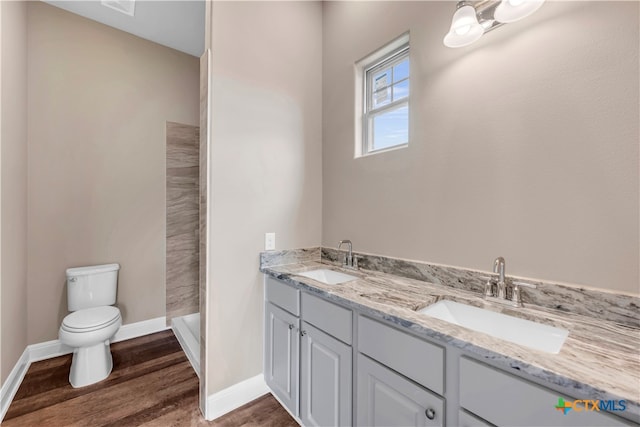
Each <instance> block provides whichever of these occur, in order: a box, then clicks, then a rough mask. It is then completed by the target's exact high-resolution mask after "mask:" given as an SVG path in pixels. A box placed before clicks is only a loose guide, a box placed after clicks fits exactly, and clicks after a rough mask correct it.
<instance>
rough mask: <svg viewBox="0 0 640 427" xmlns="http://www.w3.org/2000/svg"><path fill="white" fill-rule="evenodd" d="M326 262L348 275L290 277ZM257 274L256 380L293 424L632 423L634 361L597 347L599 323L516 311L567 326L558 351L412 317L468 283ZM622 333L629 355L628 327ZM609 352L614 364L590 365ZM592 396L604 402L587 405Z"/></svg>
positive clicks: (297, 268) (293, 267)
mask: <svg viewBox="0 0 640 427" xmlns="http://www.w3.org/2000/svg"><path fill="white" fill-rule="evenodd" d="M327 267H329V269H332V270H335V271H338V272H342V273H347V274H349V275H352V276H353V277H354V278H355V279H354V280H351V281H347V282H343V283H339V284H325V283H323V282H320V281H317V280H314V279H311V278H309V277H305V276H301V275H300V274H299V273H303V272H305V271H310V270H317V269H320V268H324V269H326V268H327ZM262 271H263V272H264V273H266V274H265V348H264V376H265V381H266V382H267V385H268V386H269V387H270V389H271V390H272V392H273V394H274V396H276V398H277V399H278V400H279V401H280V402H281V403H282V404H283V406H285V407H286V408H287V410H288V411H289V412H290V413H291V414H292V415H293V416H294V417H296V418H297V419H298V421H299V422H301V423H302V424H303V425H305V426H314V425H317V426H320V425H333V426H339V425H360V426H372V425H417V426H446V425H449V426H458V425H459V426H472V425H487V426H490V425H511V426H516V425H520V426H525V425H527V426H530V425H536V426H559V425H562V426H565V425H566V426H618V425H620V426H622V425H637V422H638V413H639V412H638V409H639V406H638V401H639V400H640V399H638V394H639V393H640V391H638V390H637V388H634V387H635V386H634V385H633V384H638V382H637V381H638V372H637V371H638V367H639V366H638V360H637V357H635V362H634V357H633V351H631V354H630V355H623V354H614V353H615V352H616V351H618V348H617V347H615V346H609V347H608V348H601V349H598V348H597V346H598V344H599V343H600V344H602V345H604V346H606V345H607V343H608V342H610V341H608V340H609V338H611V337H607V336H606V334H607V333H609V334H616V330H612V329H611V328H614V329H615V327H613V326H611V325H604V327H603V326H602V325H603V323H602V322H600V323H599V325H600V328H601V329H602V330H600V331H593V330H591V331H589V330H588V329H589V328H590V327H595V326H596V325H598V323H597V322H592V323H589V319H579V318H578V316H571V315H569V314H566V315H564V314H561V313H560V314H559V313H550V312H546V311H544V310H542V311H541V312H537V313H536V311H535V310H534V309H522V310H523V311H522V315H523V316H525V317H527V318H529V319H534V318H535V315H537V316H545V319H543V321H545V322H548V321H549V319H551V320H552V321H553V322H554V323H555V324H558V323H560V324H562V325H563V326H565V327H566V328H567V329H568V330H569V337H568V338H567V340H566V342H565V343H564V345H563V347H562V349H561V350H560V352H559V353H558V354H548V353H544V352H542V351H538V350H531V349H529V348H527V347H524V346H521V345H517V344H513V343H510V342H507V341H503V340H500V339H497V338H493V337H491V336H488V335H486V334H482V333H476V332H473V331H470V330H469V329H467V328H461V327H459V326H456V325H452V324H450V323H448V322H445V321H443V320H440V319H434V318H430V317H428V316H425V315H422V314H420V313H419V311H420V309H421V308H422V307H424V306H428V305H430V304H432V303H434V302H435V301H437V300H440V299H442V298H443V297H445V298H450V299H456V300H458V301H460V300H464V299H465V298H466V299H467V300H468V301H472V300H473V298H479V297H477V296H475V295H474V294H471V293H470V292H468V291H464V290H459V289H451V288H449V287H445V286H442V285H434V284H430V283H425V282H420V281H417V280H413V279H408V278H404V277H397V276H393V275H390V274H384V273H380V272H373V271H363V270H361V271H358V272H354V271H347V270H341V269H340V268H337V267H336V266H335V265H327V264H322V263H319V262H316V261H313V262H308V261H305V262H296V263H293V264H288V265H280V266H267V267H263V268H262ZM554 316H555V317H554ZM540 319H542V317H540ZM563 322H564V323H563ZM580 322H586V323H580ZM593 332H598V333H600V334H604V336H603V337H602V338H601V340H600V339H599V338H595V336H594V334H593ZM634 336H635V341H633V337H634ZM629 337H630V338H628V339H630V340H631V341H629V342H627V343H626V345H627V346H628V348H630V349H633V348H634V346H635V349H636V351H637V349H638V334H637V333H635V335H634V334H633V333H632V334H630V335H629ZM614 339H617V338H614ZM599 340H600V341H599ZM622 347H624V346H622ZM606 353H608V356H607V357H605V358H601V357H600V356H601V355H602V354H606ZM609 360H612V361H613V360H617V361H618V362H617V366H615V367H611V366H609V367H607V366H603V365H598V364H599V363H600V364H601V363H607V361H609ZM634 363H635V364H634ZM570 365H574V371H568V372H563V370H564V368H565V367H568V366H570ZM613 372H616V374H613V375H612V373H613ZM616 381H618V382H619V384H618V383H615V382H616ZM634 381H635V383H634ZM607 384H608V388H607V387H603V385H605V386H606V385H607ZM620 390H622V392H623V393H620ZM634 390H635V391H634ZM627 391H628V392H627ZM624 393H626V394H624ZM634 393H635V394H634ZM621 394H622V395H621ZM560 398H562V399H563V400H562V401H559V399H560ZM574 399H575V400H581V401H584V400H586V401H587V402H576V403H575V404H574V406H573V409H570V410H568V411H566V412H567V413H566V414H565V410H563V408H556V406H562V405H564V402H570V403H571V402H573V401H574ZM598 399H600V400H603V401H609V400H611V401H613V402H612V403H613V406H611V404H609V403H607V405H609V406H608V407H607V408H608V409H609V410H608V411H605V410H595V409H594V408H593V403H592V402H593V401H595V400H598ZM621 400H623V401H624V405H625V411H621V410H620V409H621V407H620V401H621ZM561 403H562V405H561ZM585 406H586V409H585ZM614 409H617V410H614Z"/></svg>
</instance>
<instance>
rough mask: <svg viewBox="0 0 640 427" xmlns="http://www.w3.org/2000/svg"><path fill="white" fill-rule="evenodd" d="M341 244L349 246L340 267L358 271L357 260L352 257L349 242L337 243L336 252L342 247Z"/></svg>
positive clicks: (351, 248) (351, 246)
mask: <svg viewBox="0 0 640 427" xmlns="http://www.w3.org/2000/svg"><path fill="white" fill-rule="evenodd" d="M343 244H347V245H349V250H348V251H347V253H346V254H345V256H344V261H343V262H342V266H343V267H345V268H351V269H353V270H357V269H358V258H357V257H354V256H353V245H352V244H351V240H340V242H339V243H338V250H340V247H342V245H343Z"/></svg>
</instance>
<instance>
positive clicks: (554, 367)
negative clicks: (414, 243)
mask: <svg viewBox="0 0 640 427" xmlns="http://www.w3.org/2000/svg"><path fill="white" fill-rule="evenodd" d="M318 268H329V269H332V270H336V271H342V272H344V273H347V274H350V275H352V276H357V277H358V279H357V280H354V281H350V282H346V283H343V284H339V285H326V284H324V283H321V282H317V281H315V280H312V279H308V278H306V277H303V276H298V275H297V273H300V272H303V271H309V270H314V269H318ZM262 272H263V273H265V274H268V275H270V276H272V277H275V278H277V279H280V280H283V281H285V282H287V283H290V284H292V285H294V286H296V287H298V288H301V289H304V290H306V291H308V292H310V293H314V294H317V295H320V296H322V297H324V298H327V299H329V300H333V301H335V302H338V303H340V304H342V305H345V306H348V307H351V308H353V309H357V310H359V311H361V312H363V313H365V314H367V315H371V316H373V317H377V318H382V319H386V320H388V321H391V322H393V323H395V324H397V325H398V326H401V327H404V328H407V329H410V330H412V331H414V332H415V333H417V334H419V335H421V336H424V337H428V338H432V339H435V340H438V341H440V342H442V343H444V344H448V345H451V346H454V347H457V348H459V349H462V350H464V351H465V352H467V353H470V354H473V355H475V356H477V357H478V358H480V359H483V360H487V361H491V362H492V363H493V364H494V365H496V366H500V367H502V368H504V369H505V370H507V371H511V372H513V371H512V370H518V371H519V372H521V373H524V374H525V375H527V376H529V377H532V378H535V379H538V380H541V381H543V382H545V383H548V384H553V385H555V388H557V389H561V390H564V391H566V393H567V395H569V396H575V397H578V398H579V397H583V398H589V399H594V400H595V399H602V400H610V399H611V400H625V401H626V404H627V414H626V415H625V418H626V417H628V416H629V415H631V418H632V419H636V420H637V419H638V417H640V329H638V328H636V327H633V326H625V325H622V324H618V323H614V322H610V321H603V320H600V319H594V318H591V317H587V316H584V315H578V314H572V313H566V312H562V311H558V310H554V309H551V308H545V307H539V306H528V305H526V304H525V307H523V308H510V307H507V306H503V305H500V304H495V303H490V302H486V301H485V300H483V299H482V297H481V295H479V294H478V293H477V292H470V291H466V290H461V289H456V288H453V287H450V286H443V285H436V284H433V283H429V282H424V281H420V280H415V279H409V278H405V277H399V276H395V275H391V274H385V273H381V272H377V271H370V270H358V271H353V270H345V269H341V268H338V267H336V266H335V265H333V264H325V263H321V262H318V261H305V262H299V263H295V264H287V265H279V266H270V267H263V268H262ZM440 299H449V300H453V301H458V302H464V303H467V304H470V305H475V306H478V307H483V308H486V309H489V310H493V311H497V312H502V313H505V314H509V315H512V316H516V317H520V318H525V319H529V320H533V321H536V322H538V323H544V324H548V325H552V326H557V327H560V328H564V329H567V330H568V331H569V336H568V337H567V339H566V341H565V343H564V345H563V346H562V349H561V350H560V352H559V353H558V354H549V353H545V352H542V351H538V350H534V349H531V348H528V347H524V346H521V345H517V344H513V343H510V342H507V341H504V340H501V339H498V338H494V337H492V336H489V335H486V334H483V333H480V332H475V331H472V330H470V329H467V328H464V327H462V326H457V325H454V324H451V323H448V322H446V321H443V320H439V319H436V318H432V317H429V316H426V315H422V314H418V313H416V310H419V309H421V308H423V307H425V306H427V305H430V304H432V303H434V302H436V301H438V300H440Z"/></svg>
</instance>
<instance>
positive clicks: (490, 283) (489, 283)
mask: <svg viewBox="0 0 640 427" xmlns="http://www.w3.org/2000/svg"><path fill="white" fill-rule="evenodd" d="M480 278H481V279H482V280H486V282H485V284H484V296H485V297H492V296H495V292H494V290H493V287H494V286H495V285H496V279H495V277H491V276H481V277H480Z"/></svg>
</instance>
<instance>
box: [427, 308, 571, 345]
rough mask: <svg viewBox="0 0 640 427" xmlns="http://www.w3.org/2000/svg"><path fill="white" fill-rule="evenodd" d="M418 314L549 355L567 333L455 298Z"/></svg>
mask: <svg viewBox="0 0 640 427" xmlns="http://www.w3.org/2000/svg"><path fill="white" fill-rule="evenodd" d="M418 313H421V314H426V315H427V316H431V317H435V318H437V319H440V320H444V321H447V322H449V323H453V324H455V325H460V326H464V327H465V328H469V329H472V330H474V331H477V332H483V333H485V334H487V335H491V336H493V337H496V338H500V339H503V340H505V341H510V342H512V343H514V344H520V345H523V346H526V347H530V348H534V349H536V350H540V351H544V352H547V353H552V354H558V353H559V352H560V349H561V348H562V345H563V344H564V341H565V339H566V338H567V336H568V335H569V331H567V330H566V329H561V328H556V327H554V326H549V325H543V324H541V323H537V322H532V321H530V320H525V319H520V318H518V317H513V316H508V315H506V314H502V313H496V312H494V311H490V310H485V309H482V308H478V307H474V306H471V305H467V304H461V303H458V302H455V301H448V300H442V301H439V302H437V303H435V304H432V305H430V306H428V307H425V308H423V309H422V310H419V311H418Z"/></svg>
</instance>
